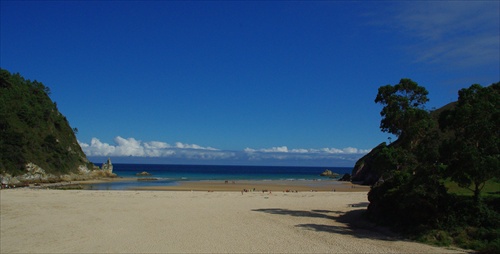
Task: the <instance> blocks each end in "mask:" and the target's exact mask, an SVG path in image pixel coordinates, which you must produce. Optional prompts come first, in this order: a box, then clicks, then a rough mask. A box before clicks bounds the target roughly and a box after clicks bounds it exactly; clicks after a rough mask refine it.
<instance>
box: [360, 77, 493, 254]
mask: <svg viewBox="0 0 500 254" xmlns="http://www.w3.org/2000/svg"><path fill="white" fill-rule="evenodd" d="M426 96H427V91H426V90H425V88H423V87H421V86H419V85H418V84H417V83H415V82H413V81H411V80H409V79H402V80H401V81H400V83H399V84H397V85H395V86H391V85H387V86H383V87H381V88H380V89H379V93H378V95H377V98H376V100H375V102H377V103H381V104H382V105H383V106H384V107H383V109H382V112H381V116H382V117H383V119H382V121H381V129H382V130H383V131H386V132H389V133H392V134H395V135H397V136H398V137H399V138H398V140H397V141H396V142H394V143H392V144H390V145H388V146H387V145H383V146H379V147H378V151H377V153H376V154H373V155H372V158H373V159H372V165H371V166H372V168H373V170H375V171H376V172H377V173H378V175H379V176H381V178H380V180H379V181H378V182H377V183H376V184H375V185H374V186H373V187H372V189H371V191H370V193H369V200H370V205H369V207H368V215H369V216H370V218H372V219H373V220H375V221H377V222H379V223H382V224H385V225H390V226H393V227H394V228H395V229H397V230H400V231H403V232H406V233H408V234H409V235H411V236H413V237H417V238H420V239H423V240H425V241H428V242H434V243H438V244H451V243H454V244H457V245H459V246H461V247H464V248H472V249H477V250H482V251H484V252H497V253H498V252H500V210H499V205H498V204H499V202H500V193H499V192H498V190H497V192H493V193H488V194H491V195H484V194H485V193H482V192H481V191H482V189H483V187H484V186H485V184H486V183H487V182H488V183H490V184H493V185H496V186H500V184H499V183H498V179H499V178H500V83H496V84H492V85H491V86H488V87H482V86H480V85H472V86H471V87H470V88H467V89H462V90H460V92H459V99H458V101H457V103H454V104H451V105H449V106H447V107H446V109H442V110H439V111H435V112H430V111H427V110H425V108H424V104H425V102H427V101H428V99H427V97H426ZM450 182H455V183H457V184H458V185H459V186H461V187H464V188H469V189H470V190H471V193H472V195H457V194H455V193H453V191H450V190H449V188H448V187H447V186H449V183H450ZM482 194H483V195H482ZM482 196H484V197H485V198H481V197H482Z"/></svg>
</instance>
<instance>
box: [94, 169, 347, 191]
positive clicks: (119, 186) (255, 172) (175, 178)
mask: <svg viewBox="0 0 500 254" xmlns="http://www.w3.org/2000/svg"><path fill="white" fill-rule="evenodd" d="M326 169H329V170H331V171H333V172H335V173H337V174H339V175H340V176H342V175H344V174H346V173H349V174H350V173H351V170H352V168H350V167H333V168H326V167H284V166H226V165H225V166H214V165H160V164H119V163H117V164H113V173H115V174H117V175H118V176H119V177H123V178H133V180H131V181H120V182H107V183H99V184H91V185H88V186H87V188H89V189H94V190H126V189H133V188H137V187H151V186H175V185H178V184H179V182H182V181H206V180H210V181H238V180H240V181H241V180H253V181H273V180H288V181H296V180H303V181H313V180H314V181H318V180H319V181H321V180H329V178H325V177H321V176H320V174H321V173H322V172H323V171H325V170H326ZM144 171H145V172H148V173H149V174H150V175H149V176H138V175H137V174H140V173H141V172H144ZM141 178H153V179H155V180H149V181H139V180H140V179H141Z"/></svg>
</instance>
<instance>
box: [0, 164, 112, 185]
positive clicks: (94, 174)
mask: <svg viewBox="0 0 500 254" xmlns="http://www.w3.org/2000/svg"><path fill="white" fill-rule="evenodd" d="M103 165H106V167H103V169H100V168H98V167H95V168H94V169H92V170H90V169H88V168H87V167H86V166H84V165H81V166H80V167H79V168H78V170H79V171H78V173H69V174H62V175H54V174H50V173H47V172H46V171H45V170H44V169H43V168H41V167H39V166H38V165H36V164H34V163H32V162H29V163H27V164H26V165H25V170H26V171H25V173H24V174H22V175H18V176H12V175H10V174H2V175H0V183H1V187H2V188H6V187H21V186H27V185H29V184H32V183H55V182H61V181H66V182H68V181H85V180H91V179H96V178H101V177H116V176H117V175H116V174H114V173H113V165H112V164H111V160H109V159H108V161H107V162H106V163H105V164H103Z"/></svg>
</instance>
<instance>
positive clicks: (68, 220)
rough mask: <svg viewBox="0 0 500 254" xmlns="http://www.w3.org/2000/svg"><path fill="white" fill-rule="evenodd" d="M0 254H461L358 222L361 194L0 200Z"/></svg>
mask: <svg viewBox="0 0 500 254" xmlns="http://www.w3.org/2000/svg"><path fill="white" fill-rule="evenodd" d="M0 201H1V203H0V204H1V209H0V219H1V220H0V223H1V224H0V229H1V231H0V252H1V253H461V251H460V250H456V249H447V248H438V247H432V246H428V245H424V244H420V243H415V242H410V241H404V240H401V239H399V238H397V237H395V236H393V235H390V234H388V233H384V231H383V230H380V229H378V230H377V228H374V227H371V226H369V224H367V223H363V222H362V220H361V218H360V216H361V214H362V211H363V210H365V209H366V205H367V197H366V192H299V193H283V192H273V193H272V194H270V193H268V192H266V193H262V192H251V193H244V194H241V193H240V192H236V191H233V192H228V191H225V192H218V191H215V192H206V191H203V192H202V191H194V192H191V191H87V190H42V189H40V190H33V189H12V190H2V191H0Z"/></svg>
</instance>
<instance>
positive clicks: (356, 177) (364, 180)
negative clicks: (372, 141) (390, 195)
mask: <svg viewBox="0 0 500 254" xmlns="http://www.w3.org/2000/svg"><path fill="white" fill-rule="evenodd" d="M384 147H386V144H385V142H383V143H381V144H379V145H378V146H376V147H375V148H373V149H372V150H371V151H370V152H369V153H368V154H366V155H365V156H363V157H361V158H360V159H359V160H358V161H357V162H356V164H355V165H354V168H353V169H352V173H351V175H352V177H351V181H352V182H358V183H360V184H364V185H373V184H374V183H376V182H377V181H378V180H379V178H380V175H379V174H378V173H377V172H376V170H375V169H374V168H373V162H374V160H375V158H376V157H377V155H378V153H379V152H380V150H381V149H382V148H384Z"/></svg>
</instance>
